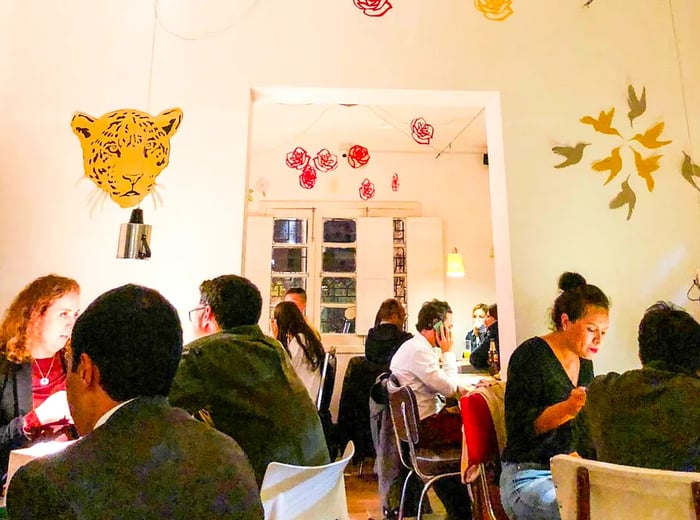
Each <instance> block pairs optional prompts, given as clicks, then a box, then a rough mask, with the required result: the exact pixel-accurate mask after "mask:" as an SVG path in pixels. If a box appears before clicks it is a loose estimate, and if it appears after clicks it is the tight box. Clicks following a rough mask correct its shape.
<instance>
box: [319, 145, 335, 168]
mask: <svg viewBox="0 0 700 520" xmlns="http://www.w3.org/2000/svg"><path fill="white" fill-rule="evenodd" d="M314 166H315V167H316V169H317V170H318V171H320V172H329V171H331V170H335V169H336V168H337V167H338V156H336V155H333V154H332V153H331V152H329V151H328V150H326V149H325V148H324V149H323V150H320V151H319V152H318V153H317V154H316V157H314Z"/></svg>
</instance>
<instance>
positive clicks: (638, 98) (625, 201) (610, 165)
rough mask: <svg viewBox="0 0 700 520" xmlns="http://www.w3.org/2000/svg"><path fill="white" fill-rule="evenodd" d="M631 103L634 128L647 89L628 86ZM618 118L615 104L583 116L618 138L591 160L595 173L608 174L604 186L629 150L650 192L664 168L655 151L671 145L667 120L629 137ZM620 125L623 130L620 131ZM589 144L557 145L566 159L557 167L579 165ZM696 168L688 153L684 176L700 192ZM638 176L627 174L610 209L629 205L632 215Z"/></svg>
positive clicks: (556, 149)
mask: <svg viewBox="0 0 700 520" xmlns="http://www.w3.org/2000/svg"><path fill="white" fill-rule="evenodd" d="M627 106H628V107H629V112H628V113H627V118H628V119H629V125H630V128H634V120H635V119H636V118H638V117H639V116H641V115H643V114H644V113H645V112H646V88H642V92H641V94H638V93H637V91H636V90H635V89H634V87H633V86H632V85H629V86H628V88H627ZM614 118H615V107H612V108H610V109H609V110H607V111H606V110H605V109H604V110H601V111H600V112H599V114H598V116H597V117H595V116H593V115H585V116H583V117H581V118H580V119H579V121H580V122H581V123H583V124H584V125H590V126H591V127H592V129H593V130H594V131H595V132H596V133H598V134H603V135H607V136H611V137H608V138H607V139H610V138H613V139H614V140H615V141H616V142H615V145H613V147H612V148H610V150H609V152H608V153H607V155H604V156H602V157H601V155H598V156H597V158H596V160H594V161H593V162H592V163H591V169H592V170H593V172H594V173H607V176H606V179H605V181H604V182H603V185H606V184H608V183H609V182H611V181H612V180H613V179H615V178H616V177H617V176H618V174H619V173H621V172H622V171H623V169H624V166H625V165H624V160H623V154H622V153H621V152H622V151H623V150H628V151H627V152H626V155H627V156H628V157H630V155H631V158H632V159H633V161H629V160H628V162H630V163H633V164H634V170H635V171H636V174H637V175H636V177H638V178H640V179H642V181H643V183H644V184H643V186H645V187H646V189H647V190H648V191H649V192H651V191H653V190H654V187H655V185H656V182H655V179H654V177H653V175H652V174H653V173H654V172H656V171H657V170H658V169H659V168H660V167H661V165H660V164H659V161H660V160H661V158H662V157H663V155H662V154H660V153H656V154H655V153H653V152H652V150H657V149H659V148H662V147H664V146H667V145H669V144H671V140H670V139H662V138H661V134H662V133H663V131H664V126H665V125H664V122H663V121H660V122H658V123H656V124H654V125H653V126H650V127H649V128H647V129H646V130H645V131H644V132H637V133H634V135H632V136H631V137H625V136H624V135H623V132H622V131H621V130H622V128H621V127H619V126H618V127H617V128H616V127H615V126H613V123H614ZM618 128H619V129H620V130H618ZM632 133H633V131H630V133H629V134H627V135H630V134H632ZM589 144H590V143H585V142H578V143H576V144H575V145H572V146H555V147H553V148H552V151H553V152H554V153H555V154H556V155H560V156H562V157H564V159H565V160H564V161H563V162H560V163H559V164H556V165H555V166H554V167H555V168H566V167H568V166H572V165H574V164H578V163H579V162H581V160H582V159H583V155H584V150H585V148H586V146H588V145H589ZM640 145H641V146H640ZM630 152H631V154H630ZM694 167H696V165H694V164H693V163H692V159H690V157H688V156H686V161H685V162H684V168H683V170H682V173H683V177H684V178H685V179H686V180H687V181H688V182H690V183H691V184H692V185H693V187H695V188H696V189H698V191H700V188H698V187H697V186H696V185H695V182H694V179H693V178H692V177H694V176H700V175H698V174H700V172H696V170H695V169H694ZM634 178H635V177H634V176H632V175H627V176H626V177H625V180H623V181H622V183H621V184H620V191H619V192H618V193H617V194H616V195H615V196H614V197H613V198H612V200H611V201H610V204H609V207H610V209H617V208H626V209H627V220H629V219H630V218H631V217H632V213H633V212H634V208H635V205H636V204H637V195H636V193H635V192H634V189H633V188H632V186H631V185H630V180H631V179H634ZM638 182H639V181H638Z"/></svg>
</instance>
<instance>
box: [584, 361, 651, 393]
mask: <svg viewBox="0 0 700 520" xmlns="http://www.w3.org/2000/svg"><path fill="white" fill-rule="evenodd" d="M582 361H584V360H582ZM585 361H589V362H590V360H585ZM638 372H639V371H638V370H630V371H629V372H625V373H624V374H619V373H617V372H608V373H607V374H600V375H597V376H595V377H594V378H593V379H592V380H591V382H590V384H589V385H588V393H591V392H594V393H595V392H599V391H605V392H607V391H608V388H609V387H610V386H612V385H615V384H616V383H617V382H618V381H620V380H621V379H626V378H630V377H634V376H635V375H636V373H638Z"/></svg>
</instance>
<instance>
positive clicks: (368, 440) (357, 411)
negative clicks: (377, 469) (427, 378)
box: [338, 356, 387, 475]
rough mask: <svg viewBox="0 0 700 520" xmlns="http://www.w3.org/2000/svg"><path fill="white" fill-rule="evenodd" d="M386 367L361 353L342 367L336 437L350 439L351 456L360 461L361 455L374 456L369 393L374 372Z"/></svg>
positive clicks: (374, 378) (382, 370)
mask: <svg viewBox="0 0 700 520" xmlns="http://www.w3.org/2000/svg"><path fill="white" fill-rule="evenodd" d="M386 369H387V367H386V365H379V364H376V363H372V362H370V361H367V359H366V358H365V356H354V357H352V358H350V361H349V362H348V368H347V369H346V370H345V377H344V378H343V388H342V391H341V392H340V402H339V406H338V437H339V439H340V441H341V442H342V441H343V440H351V441H352V442H353V443H354V444H355V457H354V460H355V461H360V464H362V460H363V459H364V458H366V457H374V456H376V453H375V450H374V444H373V443H372V432H371V428H370V420H369V394H370V390H371V389H372V385H373V384H374V382H375V380H376V379H377V376H379V374H381V373H382V372H384V371H386ZM361 474H362V465H360V475H361Z"/></svg>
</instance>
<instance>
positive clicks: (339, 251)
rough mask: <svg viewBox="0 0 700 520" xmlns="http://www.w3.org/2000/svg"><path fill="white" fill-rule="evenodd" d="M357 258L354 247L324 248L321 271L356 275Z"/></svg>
mask: <svg viewBox="0 0 700 520" xmlns="http://www.w3.org/2000/svg"><path fill="white" fill-rule="evenodd" d="M356 256H357V250H356V249H355V248H354V247H324V248H323V266H322V267H321V269H322V270H323V271H325V272H329V273H354V272H355V264H356V259H355V257H356Z"/></svg>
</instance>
